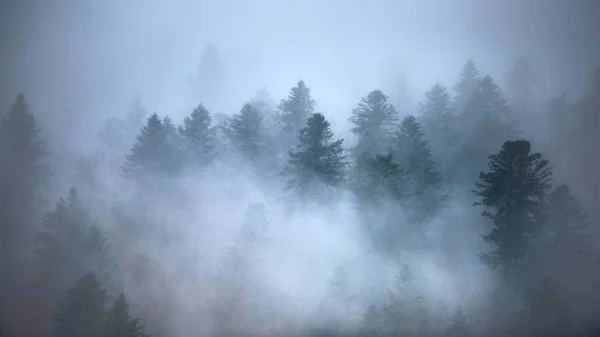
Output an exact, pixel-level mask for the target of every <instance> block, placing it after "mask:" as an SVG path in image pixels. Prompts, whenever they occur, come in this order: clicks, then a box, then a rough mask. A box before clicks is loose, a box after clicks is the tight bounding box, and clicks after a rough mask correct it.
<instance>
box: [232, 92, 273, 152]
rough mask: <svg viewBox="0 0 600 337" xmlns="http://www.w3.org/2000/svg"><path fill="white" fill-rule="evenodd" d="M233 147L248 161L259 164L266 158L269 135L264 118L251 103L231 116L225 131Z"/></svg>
mask: <svg viewBox="0 0 600 337" xmlns="http://www.w3.org/2000/svg"><path fill="white" fill-rule="evenodd" d="M223 132H224V133H225V135H226V136H227V138H228V139H229V142H230V143H231V145H232V146H233V147H234V148H235V149H236V150H237V151H239V153H240V154H241V155H242V156H243V157H244V158H245V159H247V160H250V161H253V162H257V161H260V160H262V159H264V157H265V151H266V146H267V134H266V130H265V127H264V125H263V117H262V115H261V114H260V112H259V111H258V110H257V109H256V108H255V107H254V106H252V104H250V103H246V104H244V106H243V107H242V110H240V112H239V113H237V114H235V115H233V116H231V117H230V118H229V120H228V121H227V124H226V126H225V129H224V130H223Z"/></svg>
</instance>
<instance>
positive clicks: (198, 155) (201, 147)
mask: <svg viewBox="0 0 600 337" xmlns="http://www.w3.org/2000/svg"><path fill="white" fill-rule="evenodd" d="M179 134H180V135H181V137H183V138H184V139H185V141H186V142H185V145H186V155H185V159H186V163H187V165H189V166H191V167H203V166H206V165H208V164H210V163H212V162H213V160H214V159H215V158H216V148H215V146H216V137H217V135H216V128H215V127H214V126H213V125H212V118H211V116H210V113H209V112H208V110H206V108H204V106H203V105H202V104H200V105H198V107H196V108H195V109H194V110H193V111H192V113H191V114H190V116H189V117H186V118H185V119H184V120H183V125H182V126H180V127H179Z"/></svg>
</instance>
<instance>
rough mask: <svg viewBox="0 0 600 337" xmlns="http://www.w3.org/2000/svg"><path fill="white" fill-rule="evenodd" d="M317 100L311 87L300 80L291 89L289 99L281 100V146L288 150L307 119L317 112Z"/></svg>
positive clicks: (278, 107) (279, 107)
mask: <svg viewBox="0 0 600 337" xmlns="http://www.w3.org/2000/svg"><path fill="white" fill-rule="evenodd" d="M315 105H316V102H315V100H314V99H313V98H312V96H311V92H310V88H308V87H307V86H306V84H305V83H304V81H302V80H300V81H298V83H297V84H296V86H295V87H293V88H292V89H290V93H289V95H288V98H287V99H284V100H281V102H280V103H279V105H278V106H277V109H278V110H279V118H278V119H279V123H280V128H281V139H280V142H281V147H282V149H285V151H287V150H288V149H289V148H290V147H292V146H293V144H294V136H295V135H297V134H298V131H300V129H302V128H303V127H304V126H305V125H306V121H307V120H308V118H310V117H311V116H312V115H313V114H314V113H315Z"/></svg>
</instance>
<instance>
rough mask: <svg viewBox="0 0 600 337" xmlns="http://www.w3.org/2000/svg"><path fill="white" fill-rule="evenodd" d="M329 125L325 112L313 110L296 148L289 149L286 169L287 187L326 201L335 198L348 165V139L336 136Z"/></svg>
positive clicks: (299, 193)
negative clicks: (346, 140) (335, 138)
mask: <svg viewBox="0 0 600 337" xmlns="http://www.w3.org/2000/svg"><path fill="white" fill-rule="evenodd" d="M329 125H330V124H329V122H328V121H327V120H326V119H325V117H324V116H323V115H322V114H320V113H316V114H313V115H312V117H310V118H309V119H308V122H307V125H306V126H305V127H304V128H303V129H302V130H300V134H299V136H298V144H297V145H296V151H290V152H289V160H288V163H287V165H286V166H285V168H284V169H283V172H282V174H283V175H284V176H285V177H287V182H286V189H287V190H290V191H293V192H294V193H295V194H296V195H297V196H299V197H314V198H315V199H314V200H320V201H322V202H325V203H328V202H329V201H331V198H332V197H333V195H332V194H331V192H332V190H333V189H335V188H337V187H340V186H341V185H342V183H343V181H344V168H345V166H346V161H345V160H346V156H345V155H344V154H343V152H344V149H343V147H342V143H343V141H344V140H343V139H338V140H335V141H334V140H332V138H333V133H332V132H331V130H330V128H329Z"/></svg>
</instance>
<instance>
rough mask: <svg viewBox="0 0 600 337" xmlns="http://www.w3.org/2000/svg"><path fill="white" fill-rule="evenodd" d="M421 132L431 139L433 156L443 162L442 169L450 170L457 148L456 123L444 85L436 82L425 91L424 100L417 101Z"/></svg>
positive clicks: (457, 134)
mask: <svg viewBox="0 0 600 337" xmlns="http://www.w3.org/2000/svg"><path fill="white" fill-rule="evenodd" d="M419 111H420V114H421V117H420V119H421V121H422V122H421V123H422V125H423V132H424V133H425V134H426V135H427V137H428V138H429V139H430V140H431V148H432V151H433V153H434V154H435V157H436V158H438V159H439V160H438V161H439V162H440V163H441V164H443V166H444V169H443V171H444V172H446V171H449V170H450V167H449V166H450V163H451V159H452V158H453V157H454V155H455V152H456V151H457V150H458V149H457V146H458V141H457V140H458V138H459V133H458V131H457V127H458V123H457V117H456V115H455V114H454V110H453V109H452V107H451V106H450V94H448V91H447V90H446V87H444V86H443V85H441V84H440V83H436V84H435V85H434V86H432V87H431V88H430V89H429V90H428V91H427V92H426V93H425V100H423V101H422V102H420V103H419Z"/></svg>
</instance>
